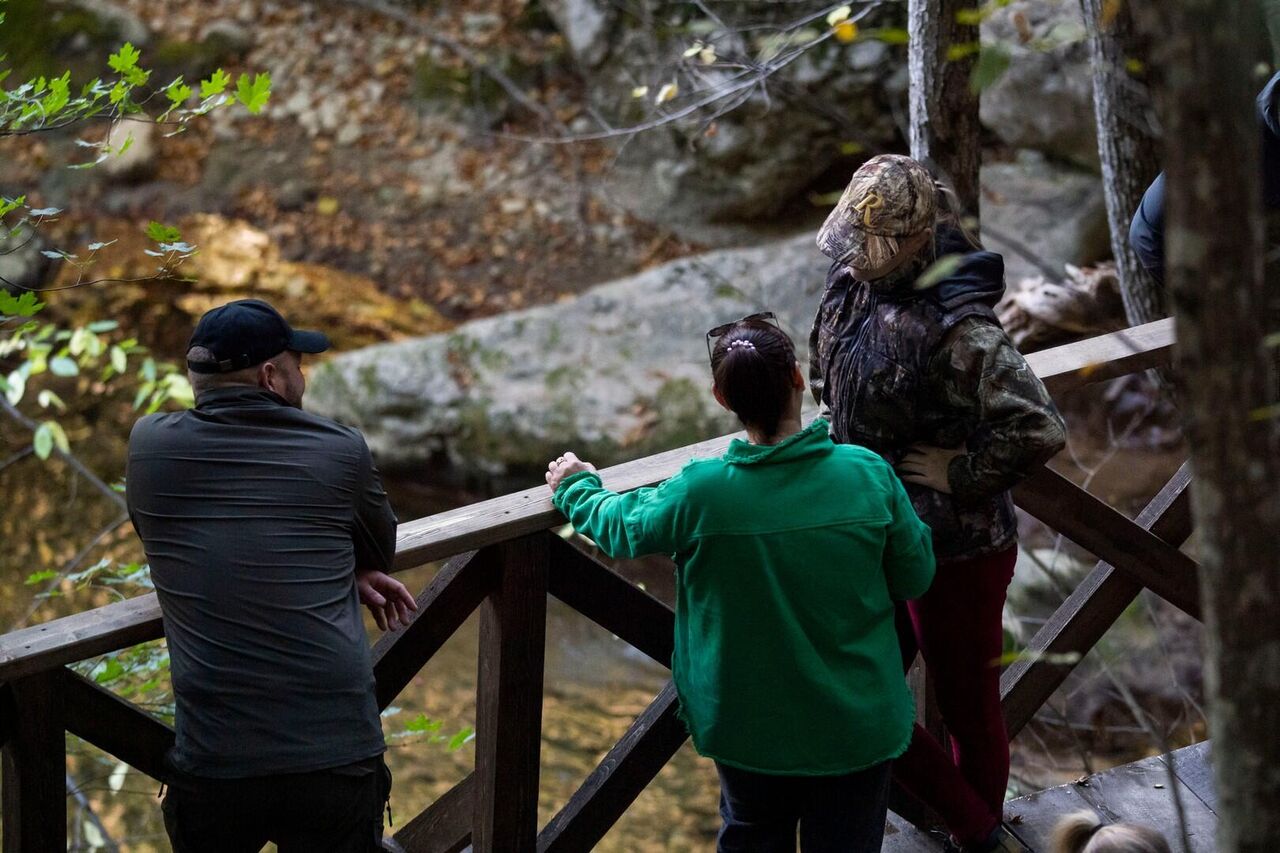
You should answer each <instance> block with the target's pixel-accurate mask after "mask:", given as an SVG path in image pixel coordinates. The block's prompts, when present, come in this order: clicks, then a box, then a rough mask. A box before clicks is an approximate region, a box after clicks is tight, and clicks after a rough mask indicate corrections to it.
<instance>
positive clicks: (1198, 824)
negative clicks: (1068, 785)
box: [1077, 756, 1218, 853]
mask: <svg viewBox="0 0 1280 853" xmlns="http://www.w3.org/2000/svg"><path fill="white" fill-rule="evenodd" d="M1175 758H1176V757H1175ZM1188 760H1190V756H1188ZM1077 790H1078V791H1079V792H1080V795H1081V796H1082V797H1084V799H1086V800H1088V802H1089V804H1090V805H1091V806H1093V808H1094V809H1095V810H1096V811H1097V812H1098V813H1099V814H1101V815H1102V816H1103V817H1104V818H1106V820H1107V821H1108V822H1112V823H1115V822H1119V821H1132V822H1133V823H1141V824H1146V825H1147V826H1152V827H1155V828H1156V829H1159V830H1160V831H1161V832H1163V833H1164V835H1165V838H1167V839H1168V840H1169V846H1170V847H1171V848H1172V849H1173V850H1174V851H1175V853H1176V851H1180V850H1181V851H1185V853H1214V850H1215V849H1216V848H1215V844H1214V833H1215V831H1216V829H1217V825H1218V818H1217V816H1216V815H1215V814H1214V813H1213V812H1212V811H1210V809H1209V807H1208V806H1206V805H1205V804H1204V803H1203V802H1202V801H1201V800H1200V798H1199V797H1197V796H1196V795H1195V794H1194V793H1193V792H1192V791H1191V789H1189V788H1187V787H1186V786H1185V785H1183V784H1182V783H1181V782H1179V781H1178V780H1177V778H1176V777H1171V776H1170V774H1169V769H1168V767H1167V766H1165V764H1164V762H1163V761H1161V759H1160V757H1159V756H1155V757H1152V758H1144V759H1143V760H1142V761H1136V762H1134V763H1133V764H1125V765H1123V766H1121V767H1115V768H1113V769H1111V770H1108V771H1106V772H1104V773H1099V774H1097V775H1096V776H1091V777H1089V779H1088V781H1087V783H1086V784H1083V785H1079V786H1077ZM1174 797H1177V798H1178V800H1179V801H1180V802H1181V804H1182V814H1183V817H1185V819H1186V825H1185V828H1186V833H1187V842H1188V846H1186V847H1184V846H1183V844H1182V840H1181V838H1180V837H1179V829H1178V827H1179V824H1178V812H1177V809H1176V807H1175V805H1174V801H1173V798H1174Z"/></svg>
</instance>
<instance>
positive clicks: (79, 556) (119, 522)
mask: <svg viewBox="0 0 1280 853" xmlns="http://www.w3.org/2000/svg"><path fill="white" fill-rule="evenodd" d="M128 520H129V516H128V514H127V513H126V514H122V515H120V516H119V517H117V518H116V519H115V521H112V522H111V523H110V524H108V525H107V526H106V527H104V528H102V530H100V531H98V535H97V536H95V537H93V540H92V541H90V542H89V544H88V545H86V546H84V547H83V548H81V549H80V550H79V552H77V553H76V555H75V556H74V557H72V558H71V559H70V560H68V561H67V562H66V563H65V564H64V565H63V566H62V568H61V569H59V570H58V574H57V577H54V578H51V579H50V580H49V583H48V584H47V585H46V586H45V588H44V596H36V597H35V598H34V599H32V601H31V604H30V605H29V606H28V607H27V612H26V613H24V614H23V615H22V618H20V619H19V620H18V621H17V622H15V623H14V624H13V627H11V628H10V629H9V630H10V631H16V630H17V629H19V628H21V627H23V626H24V625H26V624H27V620H28V619H30V618H31V617H32V616H33V615H34V614H35V612H36V611H37V610H39V609H40V604H41V602H42V601H43V600H44V597H45V596H47V595H48V594H49V593H50V592H51V591H52V590H53V588H54V587H55V586H57V585H58V584H60V583H61V582H62V580H63V578H65V577H66V576H67V574H68V573H69V572H72V571H75V570H76V569H77V568H79V567H80V563H82V562H83V561H84V560H85V558H87V557H88V556H89V554H90V552H92V551H93V549H94V548H96V547H98V545H100V544H101V543H102V540H103V539H106V538H107V537H108V536H110V535H111V534H112V533H115V532H116V531H117V530H119V529H120V528H121V527H123V526H124V523H125V522H126V521H128Z"/></svg>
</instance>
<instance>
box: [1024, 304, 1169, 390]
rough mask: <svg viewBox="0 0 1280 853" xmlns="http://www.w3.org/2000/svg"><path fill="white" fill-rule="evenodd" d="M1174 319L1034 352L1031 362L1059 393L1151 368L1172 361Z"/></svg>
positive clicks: (1030, 358)
mask: <svg viewBox="0 0 1280 853" xmlns="http://www.w3.org/2000/svg"><path fill="white" fill-rule="evenodd" d="M1173 344H1174V330H1173V318H1172V317H1168V318H1165V319H1164V320H1157V321H1155V322H1154V323H1147V324H1146V325H1143V326H1134V327H1132V328H1129V329H1121V330H1120V331H1118V332H1112V333H1111V334H1108V335H1099V336H1097V337H1093V338H1089V339H1087V340H1083V341H1077V342H1076V343H1072V344H1066V345H1065V346H1060V347H1054V348H1053V349H1047V350H1041V351H1040V352H1033V353H1031V354H1030V355H1028V356H1027V364H1029V365H1031V369H1032V370H1033V371H1035V374H1036V376H1039V377H1040V380H1041V381H1042V382H1044V384H1045V387H1047V388H1048V389H1049V392H1050V393H1051V394H1054V395H1055V396H1056V395H1058V394H1061V393H1062V392H1063V391H1070V390H1072V389H1073V388H1081V387H1083V386H1085V385H1089V384H1092V383H1094V382H1105V381H1106V380H1108V379H1115V378H1116V377H1117V376H1124V375H1125V374H1128V373H1137V372H1138V371H1140V370H1146V369H1147V368H1149V367H1163V366H1165V365H1167V364H1169V362H1170V360H1171V359H1172V355H1173Z"/></svg>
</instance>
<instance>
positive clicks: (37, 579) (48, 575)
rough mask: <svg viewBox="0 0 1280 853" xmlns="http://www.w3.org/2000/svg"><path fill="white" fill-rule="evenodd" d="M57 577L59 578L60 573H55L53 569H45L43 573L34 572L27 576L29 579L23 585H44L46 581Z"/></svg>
mask: <svg viewBox="0 0 1280 853" xmlns="http://www.w3.org/2000/svg"><path fill="white" fill-rule="evenodd" d="M57 576H58V573H57V572H55V571H54V570H53V569H44V570H43V571H39V572H33V573H31V574H29V575H27V579H26V580H25V581H23V583H25V584H26V585H27V586H35V585H36V584H38V583H44V582H45V581H49V580H53V579H54V578H56V577H57Z"/></svg>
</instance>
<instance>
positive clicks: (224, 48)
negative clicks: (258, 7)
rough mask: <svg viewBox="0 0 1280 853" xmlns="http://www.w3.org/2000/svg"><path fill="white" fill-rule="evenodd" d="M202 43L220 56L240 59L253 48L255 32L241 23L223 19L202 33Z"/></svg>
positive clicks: (213, 23) (212, 23)
mask: <svg viewBox="0 0 1280 853" xmlns="http://www.w3.org/2000/svg"><path fill="white" fill-rule="evenodd" d="M200 41H201V42H202V43H203V44H205V45H207V46H208V47H209V49H210V50H213V51H216V52H217V53H218V54H220V55H223V56H228V57H239V56H244V55H245V54H246V53H248V52H249V50H250V49H251V48H252V47H253V32H252V31H251V30H250V29H249V28H248V27H246V26H244V25H243V24H241V23H238V22H236V21H232V20H227V19H223V20H219V21H212V22H210V23H209V24H208V25H207V26H206V27H205V28H204V29H203V30H202V31H201V33H200Z"/></svg>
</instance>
